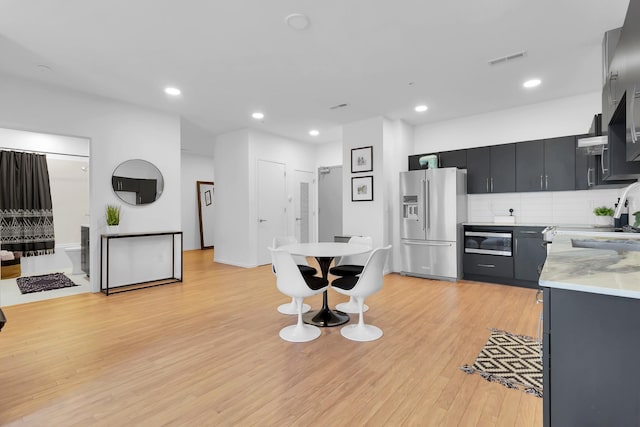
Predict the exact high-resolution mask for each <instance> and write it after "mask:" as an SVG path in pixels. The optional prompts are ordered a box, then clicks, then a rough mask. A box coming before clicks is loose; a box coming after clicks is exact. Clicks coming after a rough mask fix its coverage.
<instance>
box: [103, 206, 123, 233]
mask: <svg viewBox="0 0 640 427" xmlns="http://www.w3.org/2000/svg"><path fill="white" fill-rule="evenodd" d="M105 216H106V220H107V228H108V229H109V231H110V232H117V230H118V226H119V225H120V206H118V205H107V208H106V211H105Z"/></svg>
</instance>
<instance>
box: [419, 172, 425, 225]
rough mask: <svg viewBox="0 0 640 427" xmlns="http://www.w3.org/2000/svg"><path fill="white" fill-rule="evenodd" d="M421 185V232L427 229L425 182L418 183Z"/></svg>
mask: <svg viewBox="0 0 640 427" xmlns="http://www.w3.org/2000/svg"><path fill="white" fill-rule="evenodd" d="M420 183H421V184H422V230H423V231H424V230H426V229H427V198H426V195H427V181H425V180H424V179H423V180H422V181H420Z"/></svg>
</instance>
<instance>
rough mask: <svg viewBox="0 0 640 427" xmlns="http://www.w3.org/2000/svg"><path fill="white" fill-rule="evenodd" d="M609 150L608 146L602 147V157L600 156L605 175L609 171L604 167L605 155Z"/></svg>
mask: <svg viewBox="0 0 640 427" xmlns="http://www.w3.org/2000/svg"><path fill="white" fill-rule="evenodd" d="M608 150H609V148H608V147H607V146H606V145H604V146H603V147H602V155H601V156H600V168H601V169H602V173H603V174H605V173H607V171H608V170H609V169H608V168H605V167H604V153H605V152H606V151H608Z"/></svg>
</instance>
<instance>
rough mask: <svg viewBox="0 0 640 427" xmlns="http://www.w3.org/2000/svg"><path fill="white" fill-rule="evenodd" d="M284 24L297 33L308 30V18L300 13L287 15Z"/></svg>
mask: <svg viewBox="0 0 640 427" xmlns="http://www.w3.org/2000/svg"><path fill="white" fill-rule="evenodd" d="M284 22H286V23H287V25H288V26H289V27H290V28H293V29H294V30H298V31H302V30H306V29H307V28H309V18H307V16H306V15H303V14H302V13H292V14H291V15H287V17H286V18H284Z"/></svg>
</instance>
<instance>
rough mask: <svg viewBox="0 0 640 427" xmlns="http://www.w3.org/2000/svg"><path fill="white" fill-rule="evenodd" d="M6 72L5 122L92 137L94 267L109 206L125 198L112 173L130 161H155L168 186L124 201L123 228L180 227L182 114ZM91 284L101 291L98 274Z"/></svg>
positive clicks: (0, 106)
mask: <svg viewBox="0 0 640 427" xmlns="http://www.w3.org/2000/svg"><path fill="white" fill-rule="evenodd" d="M1 77H2V78H0V93H2V96H1V97H0V127H6V128H13V129H25V130H30V131H34V132H44V133H54V134H61V135H73V136H81V137H84V138H88V139H90V140H91V148H90V149H91V159H90V166H89V170H90V180H91V192H90V194H91V210H90V225H91V271H92V272H97V271H98V270H99V269H98V266H99V258H98V254H99V246H98V243H99V235H100V233H102V232H104V230H105V226H106V223H105V219H104V207H105V205H106V204H108V203H120V202H119V200H118V199H117V198H116V196H115V194H114V193H113V190H112V188H111V174H112V172H113V170H114V169H115V168H116V166H117V165H119V164H120V163H121V162H123V161H124V160H128V159H134V158H139V159H144V160H147V161H150V162H151V163H153V164H155V165H156V166H157V167H158V169H160V171H161V172H162V174H163V176H164V181H165V187H164V192H163V194H162V197H160V199H159V200H158V201H156V202H154V203H153V204H150V205H141V206H129V205H125V206H122V213H121V226H120V230H121V232H140V231H159V230H179V229H180V226H181V220H180V215H181V212H180V202H181V198H180V163H179V162H178V161H177V160H176V159H178V158H179V156H180V120H179V118H178V117H177V116H175V115H171V114H166V113H162V112H158V111H154V110H150V109H144V108H140V107H137V106H133V105H129V104H125V103H122V102H117V101H113V100H110V99H107V98H100V97H96V96H89V95H85V94H81V93H78V92H71V91H68V90H65V89H62V88H56V87H52V86H48V85H43V84H39V83H35V82H31V81H27V80H22V79H17V78H15V77H11V76H6V75H3V76H1ZM120 204H121V203H120ZM134 268H136V266H134ZM141 268H146V266H145V267H141ZM151 268H152V269H162V268H163V267H162V268H161V266H160V265H158V266H156V267H154V266H152V267H151ZM91 288H92V289H93V290H94V291H98V290H99V276H98V274H92V275H91Z"/></svg>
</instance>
